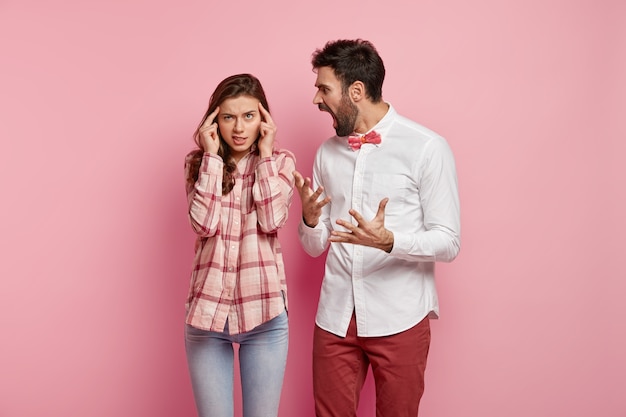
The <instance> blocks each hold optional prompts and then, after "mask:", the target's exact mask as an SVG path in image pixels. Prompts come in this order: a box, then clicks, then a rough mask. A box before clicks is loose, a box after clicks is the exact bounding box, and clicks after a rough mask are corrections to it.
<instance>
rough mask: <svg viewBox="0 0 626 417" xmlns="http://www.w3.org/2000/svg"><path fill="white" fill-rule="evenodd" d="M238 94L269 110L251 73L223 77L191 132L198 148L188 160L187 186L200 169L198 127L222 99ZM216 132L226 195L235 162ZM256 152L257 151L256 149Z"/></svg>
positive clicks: (201, 150)
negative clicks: (250, 98) (196, 125)
mask: <svg viewBox="0 0 626 417" xmlns="http://www.w3.org/2000/svg"><path fill="white" fill-rule="evenodd" d="M239 96H250V97H254V98H256V99H258V100H259V101H260V102H261V104H262V105H263V107H265V109H266V110H267V111H268V112H269V110H270V108H269V105H268V104H267V99H266V98H265V92H264V91H263V87H262V86H261V82H260V81H259V80H258V78H256V77H255V76H253V75H250V74H237V75H231V76H230V77H228V78H226V79H224V80H223V81H222V82H221V83H219V84H218V86H217V87H216V88H215V91H214V92H213V94H212V95H211V99H210V100H209V108H208V109H207V111H206V113H204V116H203V117H202V120H201V121H200V124H199V125H198V128H197V129H196V131H195V133H194V134H193V139H194V141H195V142H196V145H198V149H196V150H194V151H193V152H192V156H191V161H190V169H189V171H188V176H187V183H188V185H189V186H193V184H195V182H196V181H197V180H198V172H199V170H200V163H201V162H202V155H203V154H204V150H203V149H202V145H201V142H200V128H201V127H202V125H203V124H204V122H205V121H206V119H207V117H208V116H209V114H211V113H213V111H214V110H215V109H216V108H217V107H218V106H219V105H220V104H222V103H223V102H224V100H226V99H229V98H235V97H239ZM217 134H218V135H219V138H220V147H219V150H218V152H217V154H218V155H219V156H220V157H222V161H224V176H223V179H222V195H226V194H228V193H229V192H230V190H232V189H233V187H234V185H235V178H234V176H233V172H235V169H236V168H237V165H236V164H235V162H234V161H233V160H232V159H231V157H230V153H231V149H230V146H228V144H227V143H226V142H225V141H224V139H222V135H221V133H220V131H219V129H218V130H217ZM257 152H258V151H257Z"/></svg>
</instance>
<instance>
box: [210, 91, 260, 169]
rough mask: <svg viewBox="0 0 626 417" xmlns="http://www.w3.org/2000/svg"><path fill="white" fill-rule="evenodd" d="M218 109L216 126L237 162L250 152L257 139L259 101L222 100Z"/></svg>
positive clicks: (235, 98) (240, 98) (246, 99)
mask: <svg viewBox="0 0 626 417" xmlns="http://www.w3.org/2000/svg"><path fill="white" fill-rule="evenodd" d="M219 107H220V112H219V114H218V115H217V126H218V127H219V129H220V134H221V135H222V139H224V141H225V142H226V143H227V144H228V146H230V148H231V156H232V157H233V159H235V161H237V162H238V161H239V160H240V159H241V158H242V157H243V156H244V155H246V154H248V152H250V147H252V145H253V144H254V143H255V142H256V140H257V138H258V137H259V131H260V127H261V113H260V112H259V100H258V99H256V98H254V97H251V96H239V97H233V98H228V99H226V100H224V101H223V102H222V103H221V104H220V106H219Z"/></svg>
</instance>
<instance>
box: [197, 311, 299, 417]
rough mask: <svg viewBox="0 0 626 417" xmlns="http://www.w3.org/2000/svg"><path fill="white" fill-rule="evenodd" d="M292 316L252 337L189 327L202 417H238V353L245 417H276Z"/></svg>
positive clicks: (252, 333) (261, 327) (258, 329)
mask: <svg viewBox="0 0 626 417" xmlns="http://www.w3.org/2000/svg"><path fill="white" fill-rule="evenodd" d="M288 342H289V327H288V319H287V312H283V313H282V314H280V315H279V316H278V317H275V318H274V319H272V320H270V321H268V322H266V323H263V324H261V325H259V326H257V327H255V328H254V329H252V330H251V331H249V332H246V333H241V334H237V335H229V334H228V323H226V327H225V328H224V332H211V331H205V330H200V329H197V328H195V327H192V326H190V325H185V348H186V351H187V363H188V366H189V374H190V376H191V385H192V388H193V393H194V398H195V401H196V408H197V409H198V415H199V417H232V416H233V413H234V411H233V409H234V406H233V384H234V348H233V343H238V344H239V369H240V372H241V389H242V398H243V416H244V417H276V416H277V415H278V405H279V403H280V392H281V389H282V385H283V376H284V374H285V364H286V362H287V348H288Z"/></svg>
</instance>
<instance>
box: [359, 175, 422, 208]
mask: <svg viewBox="0 0 626 417" xmlns="http://www.w3.org/2000/svg"><path fill="white" fill-rule="evenodd" d="M368 194H369V198H368V204H369V205H370V207H372V209H374V211H375V210H377V209H378V204H379V203H380V201H381V200H382V199H383V198H389V202H388V203H387V207H386V208H385V212H386V213H390V212H397V211H399V210H401V209H402V207H403V206H405V205H406V204H411V202H412V201H414V200H415V199H418V198H419V192H418V189H417V186H416V185H415V184H414V183H413V182H412V181H411V179H410V178H409V177H407V176H406V175H402V174H375V175H374V176H373V177H372V182H371V187H370V191H369V193H368Z"/></svg>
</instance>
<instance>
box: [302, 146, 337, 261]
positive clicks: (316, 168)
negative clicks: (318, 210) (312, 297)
mask: <svg viewBox="0 0 626 417" xmlns="http://www.w3.org/2000/svg"><path fill="white" fill-rule="evenodd" d="M321 152H322V150H321V149H320V150H318V152H317V155H316V157H315V162H314V164H313V184H312V187H313V189H314V190H316V189H317V188H318V187H319V186H324V184H323V182H322V180H321V175H320V173H321V172H322V171H321V163H322V162H321V161H322V158H321ZM324 198H326V193H322V195H321V196H320V197H319V199H324ZM331 204H332V201H331V202H330V203H328V204H326V205H325V206H324V207H322V214H321V216H320V218H319V221H318V222H317V225H316V226H315V227H309V226H307V225H306V224H305V223H304V219H302V218H300V224H299V225H298V237H299V238H300V243H301V244H302V248H303V249H304V251H305V252H306V253H307V254H309V255H310V256H313V257H317V256H320V255H321V254H322V253H324V251H325V250H326V249H327V248H328V246H329V245H330V242H329V240H328V238H329V237H330V232H331V227H330V205H331Z"/></svg>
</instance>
